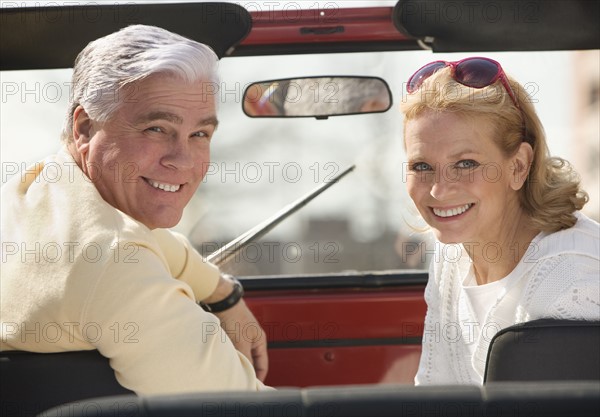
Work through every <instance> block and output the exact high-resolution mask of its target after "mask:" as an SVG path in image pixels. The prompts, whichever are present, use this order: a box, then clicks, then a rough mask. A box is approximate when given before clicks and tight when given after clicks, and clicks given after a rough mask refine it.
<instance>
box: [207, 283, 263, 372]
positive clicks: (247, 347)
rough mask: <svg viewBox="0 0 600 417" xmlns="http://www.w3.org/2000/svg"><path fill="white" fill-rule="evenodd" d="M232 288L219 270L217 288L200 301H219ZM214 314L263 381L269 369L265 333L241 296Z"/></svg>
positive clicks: (228, 293)
mask: <svg viewBox="0 0 600 417" xmlns="http://www.w3.org/2000/svg"><path fill="white" fill-rule="evenodd" d="M233 288H234V281H232V280H231V279H230V278H229V276H228V275H227V274H221V277H220V279H219V283H218V284H217V288H216V289H215V291H214V292H213V293H212V294H211V295H210V297H208V298H207V299H205V300H203V302H204V303H207V304H212V303H216V302H219V301H222V300H223V299H225V298H226V297H227V296H229V295H230V294H231V293H232V291H233ZM214 314H215V316H217V317H218V318H219V320H220V321H221V327H222V328H223V329H224V330H225V332H226V333H227V334H228V335H229V338H230V339H231V341H232V342H233V345H234V346H235V348H236V349H237V350H238V351H240V352H242V354H243V355H244V356H246V357H247V358H248V359H249V360H250V362H251V363H252V365H253V366H254V370H255V372H256V376H257V378H258V379H260V380H261V381H262V382H264V380H265V378H266V377H267V372H268V370H269V357H268V356H267V334H266V333H265V331H264V330H263V329H262V327H260V324H259V323H258V320H256V317H254V314H252V312H251V311H250V309H249V308H248V306H247V305H246V303H245V302H244V299H243V298H242V299H241V300H240V301H238V303H237V304H236V305H234V306H233V307H231V308H228V309H227V310H225V311H221V312H218V313H214Z"/></svg>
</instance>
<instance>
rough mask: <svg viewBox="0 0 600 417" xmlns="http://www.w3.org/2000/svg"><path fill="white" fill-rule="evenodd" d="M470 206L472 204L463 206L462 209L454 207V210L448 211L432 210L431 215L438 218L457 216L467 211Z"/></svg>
mask: <svg viewBox="0 0 600 417" xmlns="http://www.w3.org/2000/svg"><path fill="white" fill-rule="evenodd" d="M471 206H473V203H469V204H465V205H464V206H462V207H456V208H453V209H449V210H441V209H437V208H434V209H433V213H434V214H435V215H436V216H439V217H452V216H458V215H459V214H463V213H464V212H465V211H467V210H469V209H470V208H471Z"/></svg>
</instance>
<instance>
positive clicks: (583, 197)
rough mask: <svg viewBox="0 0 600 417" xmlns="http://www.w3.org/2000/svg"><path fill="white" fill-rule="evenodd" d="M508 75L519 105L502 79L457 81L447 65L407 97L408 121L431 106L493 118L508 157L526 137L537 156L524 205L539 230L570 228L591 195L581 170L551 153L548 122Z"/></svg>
mask: <svg viewBox="0 0 600 417" xmlns="http://www.w3.org/2000/svg"><path fill="white" fill-rule="evenodd" d="M508 80H509V83H510V85H511V87H512V89H513V91H514V95H515V98H516V100H517V102H518V103H519V107H520V110H519V108H517V107H516V106H515V104H514V103H513V101H512V99H511V97H510V96H509V95H508V93H507V91H506V89H505V88H504V86H503V85H502V83H501V81H500V80H498V81H497V82H496V83H494V84H492V85H490V86H488V87H484V88H479V89H475V88H471V87H467V86H464V85H462V84H460V83H458V82H457V81H455V80H454V79H453V78H452V74H451V68H450V67H445V68H443V69H441V70H439V71H437V72H436V73H434V74H433V75H432V76H431V77H429V78H427V79H426V80H425V81H424V82H423V84H422V85H421V87H420V88H419V89H418V90H417V91H415V92H414V93H412V94H408V95H407V96H405V98H404V100H402V103H401V105H400V108H401V110H402V112H403V113H404V116H405V120H404V122H405V126H406V122H408V121H409V120H412V119H415V118H417V117H418V116H420V115H421V114H423V113H424V112H426V111H434V112H441V111H451V112H454V113H456V114H459V115H461V116H467V117H470V116H479V117H483V118H485V119H486V120H487V121H489V122H490V123H492V125H493V127H494V131H495V137H494V140H495V141H496V144H497V145H498V147H499V148H500V149H501V150H502V151H503V152H504V155H505V156H506V157H509V156H512V155H514V154H515V152H517V150H518V149H519V146H520V144H521V142H523V141H525V142H527V143H529V144H530V145H531V147H532V148H533V159H532V161H531V166H530V170H529V174H528V178H527V180H526V181H525V183H524V186H523V187H522V188H521V190H520V192H519V199H520V203H521V206H522V208H523V209H524V210H525V212H526V213H527V214H528V215H529V216H530V218H531V220H532V222H533V224H534V226H535V227H536V228H538V229H539V230H542V231H545V232H554V231H558V230H561V229H567V228H569V227H571V226H573V225H574V224H575V223H576V222H577V218H576V217H575V215H574V212H575V211H576V210H581V208H582V207H583V206H584V205H585V204H586V203H587V201H588V195H587V193H586V192H585V191H583V190H582V189H581V188H580V185H579V183H580V180H579V176H578V175H577V173H576V172H575V171H574V170H573V168H572V166H571V165H570V164H569V162H567V161H566V160H564V159H562V158H558V157H551V156H550V152H549V150H548V145H547V143H546V136H545V133H544V128H543V127H542V124H541V122H540V119H539V118H538V116H537V114H536V112H535V109H534V107H533V104H532V100H531V97H530V96H529V95H528V94H527V91H526V90H525V89H524V88H523V87H522V86H521V85H520V84H519V83H517V82H516V81H515V80H514V79H512V78H511V77H508Z"/></svg>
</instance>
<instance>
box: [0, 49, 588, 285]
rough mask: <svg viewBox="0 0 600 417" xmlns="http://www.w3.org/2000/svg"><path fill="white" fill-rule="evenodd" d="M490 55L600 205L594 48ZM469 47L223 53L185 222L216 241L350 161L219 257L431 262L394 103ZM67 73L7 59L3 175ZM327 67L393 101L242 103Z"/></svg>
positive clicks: (253, 261)
mask: <svg viewBox="0 0 600 417" xmlns="http://www.w3.org/2000/svg"><path fill="white" fill-rule="evenodd" d="M471 55H477V54H471ZM483 55H485V56H489V57H491V58H494V59H496V60H498V61H499V62H501V63H502V65H503V66H504V68H505V70H506V72H507V73H509V74H512V75H513V76H515V77H516V78H517V79H518V80H519V81H520V82H521V83H523V84H525V85H526V87H527V89H528V91H530V93H531V94H532V97H533V99H534V101H535V103H536V107H537V109H538V112H539V114H540V116H541V119H542V122H543V123H544V125H545V128H546V131H547V134H548V137H549V143H550V149H551V152H552V153H553V154H556V155H560V156H563V157H565V158H567V159H570V160H572V162H573V163H574V164H575V166H576V168H578V169H579V171H580V173H581V175H582V177H583V181H584V185H585V186H586V187H587V189H588V191H590V194H591V202H590V204H589V205H588V206H589V207H588V209H587V210H588V211H587V212H588V214H590V215H592V217H595V218H598V195H597V191H596V192H595V193H594V190H598V188H599V187H598V183H597V181H598V179H597V178H598V138H599V134H598V100H597V99H592V100H591V99H590V97H592V98H593V96H594V95H596V96H597V92H598V87H597V80H598V75H599V74H598V61H599V59H598V51H588V52H545V53H531V52H527V53H494V54H488V53H486V54H483ZM465 56H467V55H465V54H432V53H431V52H427V51H420V52H378V53H354V54H319V55H292V56H262V57H236V58H225V59H223V60H222V61H221V63H220V70H221V78H222V81H221V84H220V86H219V90H218V93H217V94H218V100H219V119H220V122H221V124H220V126H219V129H218V130H217V133H216V135H215V137H214V141H213V144H212V162H211V166H210V167H209V171H208V174H207V176H206V178H205V180H204V182H203V183H202V185H201V187H200V189H199V190H198V192H197V195H196V197H195V198H194V199H193V201H192V202H191V203H190V205H189V206H188V208H187V209H186V211H185V213H184V218H183V220H182V222H181V223H180V224H179V225H178V227H177V229H178V230H179V231H181V232H183V233H185V234H187V235H188V236H189V237H190V239H191V240H192V242H193V243H194V245H195V246H196V247H197V248H198V249H199V250H200V251H201V252H202V253H204V254H209V253H211V252H213V251H214V250H216V249H217V248H218V247H220V246H221V245H223V244H225V243H227V242H229V241H230V240H232V239H234V238H235V237H237V236H239V235H240V234H242V233H243V232H245V231H247V230H248V229H250V228H252V227H254V226H255V225H257V224H258V223H260V222H262V221H264V220H265V219H267V218H269V217H271V216H272V215H274V214H275V213H277V212H278V211H280V210H281V209H282V208H283V207H285V206H286V205H288V204H290V203H292V202H294V201H295V200H297V199H298V198H300V197H301V196H303V195H305V194H307V193H308V192H310V191H311V190H313V189H315V188H316V187H318V186H319V185H320V184H322V183H324V182H327V181H331V179H332V178H333V176H335V175H336V174H338V173H339V172H341V171H342V170H344V169H345V168H347V167H348V166H350V165H353V164H354V165H356V169H355V170H354V172H352V173H350V174H349V175H348V176H346V177H345V178H344V179H342V180H341V181H340V182H339V183H337V184H334V185H333V186H332V187H331V188H330V189H329V190H327V191H326V192H325V193H324V194H322V195H320V196H318V197H317V198H316V199H314V200H313V201H312V202H310V203H309V204H308V205H307V206H305V207H303V208H302V209H301V210H300V211H298V212H297V213H295V214H293V215H292V216H290V217H289V218H287V219H286V220H284V221H283V222H282V223H281V224H280V225H279V226H278V227H276V228H275V229H274V230H272V231H271V232H269V233H268V234H266V235H265V236H264V237H262V238H261V239H260V240H258V241H256V242H253V243H252V244H250V245H249V246H247V247H246V248H244V249H242V250H240V251H239V252H238V253H237V255H236V256H234V257H233V259H232V260H231V261H230V262H229V263H228V264H227V265H225V266H224V269H225V270H226V271H228V272H231V273H235V274H238V275H242V276H249V275H273V274H277V275H279V274H298V273H326V272H341V271H376V270H379V271H381V270H391V269H426V268H427V264H428V262H429V259H430V256H431V255H432V254H431V251H432V250H433V245H432V244H431V243H428V242H430V240H429V239H430V236H429V235H428V234H427V233H422V232H419V231H418V230H417V229H419V228H422V227H423V224H422V222H421V221H420V220H419V218H418V216H416V211H415V210H414V209H413V208H412V204H411V203H410V199H409V198H408V195H407V193H406V190H405V185H404V174H405V169H404V164H403V162H404V151H403V145H402V117H401V115H400V113H399V110H398V103H399V102H400V101H401V100H402V99H403V94H404V86H405V84H404V83H405V81H406V80H407V79H408V77H409V76H410V75H411V74H412V72H413V71H414V70H415V69H416V68H418V67H420V66H421V65H423V64H425V63H427V62H429V61H432V60H436V59H448V60H457V59H461V58H464V57H465ZM594 62H595V64H594ZM580 63H587V64H585V65H580ZM590 63H592V64H594V65H595V66H594V65H590ZM70 73H71V71H70V70H52V71H8V72H2V73H1V84H2V101H1V103H0V104H1V111H0V128H1V131H0V134H1V146H2V183H5V182H6V181H7V180H8V179H10V178H13V177H14V176H18V175H19V172H21V171H23V170H24V168H25V166H27V165H28V164H30V163H33V162H34V161H36V160H39V159H41V158H43V157H44V156H45V155H47V154H50V153H52V152H55V151H56V150H57V149H58V148H59V147H60V142H59V136H60V130H61V128H62V123H63V120H64V114H65V110H66V107H67V99H68V95H69V92H70V84H69V83H70ZM319 75H370V76H377V77H381V78H383V79H385V80H386V81H387V82H388V83H389V85H390V87H391V89H392V93H393V96H394V105H393V106H392V109H390V110H389V111H388V112H386V113H379V114H371V115H352V116H341V117H332V118H329V119H328V120H316V119H312V118H298V119H253V118H248V117H247V116H245V115H244V114H243V111H242V103H241V102H242V94H243V90H244V87H245V86H246V85H248V84H249V83H251V82H256V81H261V80H268V79H278V78H285V77H300V76H319ZM588 84H589V85H588ZM590 106H592V107H593V106H596V107H595V108H590ZM582 109H583V110H582ZM594 109H595V110H594ZM594 118H595V119H594ZM590 155H593V156H594V157H590ZM594 181H595V183H594Z"/></svg>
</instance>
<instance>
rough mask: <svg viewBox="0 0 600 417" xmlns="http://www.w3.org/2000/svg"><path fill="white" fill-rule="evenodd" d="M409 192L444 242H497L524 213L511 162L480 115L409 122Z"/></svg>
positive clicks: (429, 115) (437, 115)
mask: <svg viewBox="0 0 600 417" xmlns="http://www.w3.org/2000/svg"><path fill="white" fill-rule="evenodd" d="M404 134H405V144H406V152H407V157H408V163H407V169H408V175H407V188H408V193H409V195H410V197H411V198H412V200H413V202H414V203H415V205H416V207H417V209H418V210H419V213H420V214H421V216H423V219H424V220H425V221H426V222H427V224H428V225H429V226H430V227H431V228H432V229H433V231H434V233H435V235H436V237H437V239H438V240H440V241H441V242H443V243H467V242H473V243H482V242H484V243H486V242H497V241H498V240H499V239H501V236H502V234H503V231H504V230H506V229H507V228H508V229H510V228H511V227H510V226H511V224H512V223H513V222H514V220H515V219H516V218H518V215H519V214H521V212H522V209H521V206H520V204H519V197H518V193H517V192H518V189H519V188H521V185H522V181H521V180H520V179H517V180H515V166H516V165H515V164H517V162H516V161H515V159H514V158H513V157H509V158H507V157H505V156H504V154H503V153H502V151H501V149H500V148H499V147H498V145H496V143H495V142H494V141H493V135H494V128H493V125H492V124H491V123H490V122H489V121H487V120H486V119H484V118H482V117H481V116H474V117H465V116H461V115H458V114H455V113H452V112H433V111H426V112H425V113H423V114H421V115H419V116H417V117H416V118H414V119H411V120H409V121H407V122H406V126H405V130H404Z"/></svg>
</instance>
